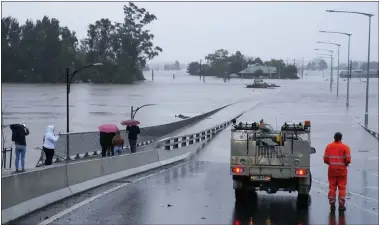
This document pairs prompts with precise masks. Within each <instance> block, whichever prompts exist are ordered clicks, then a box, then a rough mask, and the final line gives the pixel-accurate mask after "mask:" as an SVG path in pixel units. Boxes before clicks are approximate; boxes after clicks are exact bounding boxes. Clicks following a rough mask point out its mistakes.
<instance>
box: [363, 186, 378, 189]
mask: <svg viewBox="0 0 379 225" xmlns="http://www.w3.org/2000/svg"><path fill="white" fill-rule="evenodd" d="M365 188H367V189H378V187H375V186H373V187H365Z"/></svg>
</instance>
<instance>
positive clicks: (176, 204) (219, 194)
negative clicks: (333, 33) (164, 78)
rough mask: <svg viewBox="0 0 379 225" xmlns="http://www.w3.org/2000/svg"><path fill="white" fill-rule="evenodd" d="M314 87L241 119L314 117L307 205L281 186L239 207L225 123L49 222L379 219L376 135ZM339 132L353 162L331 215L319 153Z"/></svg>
mask: <svg viewBox="0 0 379 225" xmlns="http://www.w3.org/2000/svg"><path fill="white" fill-rule="evenodd" d="M316 88H319V89H321V90H320V93H319V94H316V95H315V94H312V93H310V90H309V87H306V86H304V87H298V88H297V89H296V92H294V91H291V90H288V89H283V91H282V92H281V93H280V95H277V96H270V97H268V98H267V100H266V102H265V103H263V104H260V105H259V107H257V108H254V110H251V111H249V112H247V113H246V114H244V115H243V116H242V117H241V118H240V119H239V121H250V122H252V121H259V120H260V119H261V118H264V119H265V121H266V123H271V124H272V125H273V127H276V121H278V123H277V127H280V125H281V124H282V123H283V121H285V120H286V121H288V120H300V121H303V120H305V119H308V120H311V122H312V146H314V147H315V148H316V150H317V152H316V154H314V155H312V157H311V172H312V177H313V183H312V189H311V192H310V195H311V202H310V206H309V209H308V210H299V209H297V207H296V193H291V194H290V193H284V192H283V193H282V192H278V193H276V194H274V195H267V194H266V193H262V192H258V196H256V198H257V201H254V200H253V199H254V196H251V198H252V201H251V202H250V203H248V204H239V205H236V204H235V200H234V191H233V188H232V178H231V176H230V174H229V171H230V169H229V156H230V155H229V154H230V130H229V129H226V130H224V131H222V132H220V133H219V134H218V135H217V136H216V137H215V139H213V140H212V141H211V142H210V143H209V144H208V145H207V146H206V147H205V148H204V149H203V150H202V151H201V152H200V154H199V155H197V156H196V157H195V158H194V159H193V160H190V161H187V162H185V163H184V164H179V165H177V166H176V167H174V168H171V169H168V170H166V171H162V173H160V174H156V175H152V176H149V177H148V178H146V179H140V178H139V179H134V180H131V179H130V178H128V179H124V182H126V181H128V182H131V183H130V184H128V185H126V186H125V187H123V188H120V189H118V190H116V191H114V192H112V193H110V194H107V195H101V196H99V198H96V199H95V200H94V201H92V202H89V203H88V204H84V205H83V206H80V207H77V208H75V209H74V210H72V211H71V210H70V208H69V207H66V208H65V207H62V206H61V208H62V210H60V211H62V212H63V213H61V215H60V216H57V217H56V218H55V219H56V220H53V221H52V224H236V225H237V224H249V222H250V220H252V221H253V223H254V224H378V194H377V188H378V174H377V171H378V155H377V149H378V141H377V140H376V139H375V138H373V137H372V136H370V135H369V134H368V133H367V132H366V131H364V130H363V129H362V128H361V127H360V125H359V124H358V123H357V122H356V120H355V118H354V117H353V115H351V113H350V112H349V111H348V110H346V108H345V107H344V101H343V100H339V99H338V98H331V97H330V96H328V93H327V92H325V91H324V90H322V89H323V88H324V87H321V86H320V87H316ZM325 88H327V87H325ZM243 110H245V109H243ZM336 131H341V132H342V133H343V141H344V142H345V143H347V144H348V145H349V146H350V147H351V154H352V164H351V166H350V167H349V177H348V187H347V188H348V191H349V193H348V195H347V199H348V200H347V211H346V212H345V213H343V214H339V213H338V212H336V214H335V215H334V216H333V215H330V213H329V205H328V199H327V191H328V186H327V166H326V165H324V164H323V160H322V156H323V151H324V148H325V146H326V144H327V143H329V142H330V141H332V137H333V134H334V133H335V132H336ZM119 182H120V183H123V181H119ZM112 185H115V184H114V183H113V184H112ZM103 188H104V189H106V187H103ZM109 188H110V187H109ZM109 188H108V189H109ZM83 195H85V193H84V194H83ZM67 201H69V200H66V202H67ZM62 204H64V203H62ZM65 209H66V211H65ZM50 210H51V209H50ZM42 215H43V213H37V214H34V215H33V216H34V218H37V217H38V216H39V217H40V218H41V216H42ZM42 218H43V217H42ZM40 220H42V219H40ZM24 221H26V220H24ZM34 221H37V220H34ZM22 222H23V221H22V220H21V221H20V222H19V223H17V224H20V223H22ZM29 222H30V221H29ZM38 222H40V221H37V222H35V223H34V224H36V223H38ZM29 224H31V223H29Z"/></svg>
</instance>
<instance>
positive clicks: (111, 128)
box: [98, 124, 118, 133]
mask: <svg viewBox="0 0 379 225" xmlns="http://www.w3.org/2000/svg"><path fill="white" fill-rule="evenodd" d="M98 129H99V131H100V132H104V133H115V132H116V131H118V127H117V126H116V125H115V124H103V125H101V126H99V127H98Z"/></svg>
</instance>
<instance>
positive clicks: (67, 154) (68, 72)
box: [66, 63, 103, 161]
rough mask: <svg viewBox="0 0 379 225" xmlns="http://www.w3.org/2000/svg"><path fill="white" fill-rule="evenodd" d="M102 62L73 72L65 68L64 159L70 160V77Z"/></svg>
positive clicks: (100, 64)
mask: <svg viewBox="0 0 379 225" xmlns="http://www.w3.org/2000/svg"><path fill="white" fill-rule="evenodd" d="M102 65H103V64H102V63H94V64H89V65H86V66H83V67H81V68H79V69H77V70H75V71H74V72H72V73H71V74H70V68H68V67H67V68H66V135H67V136H66V161H69V160H70V148H69V146H70V134H69V133H70V87H71V82H72V79H73V78H74V76H75V74H76V73H78V72H79V71H81V70H83V69H85V68H89V67H95V66H102Z"/></svg>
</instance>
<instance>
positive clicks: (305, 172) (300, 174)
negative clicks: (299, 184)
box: [296, 169, 308, 176]
mask: <svg viewBox="0 0 379 225" xmlns="http://www.w3.org/2000/svg"><path fill="white" fill-rule="evenodd" d="M307 174H308V171H307V170H305V169H296V175H298V176H305V175H307Z"/></svg>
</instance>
